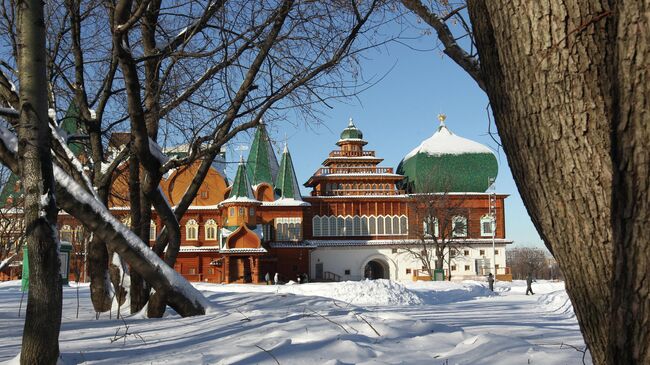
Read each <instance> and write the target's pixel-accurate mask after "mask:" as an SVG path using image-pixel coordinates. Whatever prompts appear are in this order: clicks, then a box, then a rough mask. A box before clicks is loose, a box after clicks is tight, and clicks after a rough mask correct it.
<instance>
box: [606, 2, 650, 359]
mask: <svg viewBox="0 0 650 365" xmlns="http://www.w3.org/2000/svg"><path fill="white" fill-rule="evenodd" d="M613 10H614V15H615V18H614V21H612V22H611V23H612V24H611V27H610V28H609V29H608V30H609V33H610V34H615V35H616V38H615V40H616V43H615V44H616V48H615V49H614V51H610V52H608V54H607V55H608V59H607V60H608V62H607V63H608V64H609V65H611V73H610V78H611V80H612V88H611V92H612V93H613V95H612V105H613V106H614V111H613V115H612V116H611V118H610V120H611V122H612V144H613V146H612V147H613V148H612V161H613V164H614V183H613V194H612V227H613V235H614V243H615V245H614V257H615V259H614V263H615V269H614V281H613V285H612V311H611V313H612V314H613V315H612V320H611V323H610V336H611V337H610V349H609V350H610V352H609V355H610V357H609V359H610V363H612V364H614V363H616V364H650V350H649V349H648V347H649V346H650V274H648V273H649V272H650V246H649V245H648V242H649V239H650V225H649V223H650V151H649V150H648V143H649V141H650V114H649V110H650V1H648V0H633V1H618V2H617V3H616V5H615V8H614V9H613Z"/></svg>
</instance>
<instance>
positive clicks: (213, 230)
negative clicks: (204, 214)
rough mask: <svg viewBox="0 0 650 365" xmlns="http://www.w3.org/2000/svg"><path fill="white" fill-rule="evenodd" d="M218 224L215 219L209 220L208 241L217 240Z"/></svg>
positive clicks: (206, 235) (206, 236)
mask: <svg viewBox="0 0 650 365" xmlns="http://www.w3.org/2000/svg"><path fill="white" fill-rule="evenodd" d="M217 229H218V227H217V222H215V221H214V219H208V220H207V221H206V222H205V239H206V240H207V241H214V240H216V239H217Z"/></svg>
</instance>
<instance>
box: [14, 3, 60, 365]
mask: <svg viewBox="0 0 650 365" xmlns="http://www.w3.org/2000/svg"><path fill="white" fill-rule="evenodd" d="M43 5H44V4H43V2H41V1H38V0H25V1H21V2H18V29H19V34H20V46H19V70H20V72H19V80H20V125H19V129H18V130H19V133H18V137H19V143H18V156H19V157H18V159H19V166H20V169H21V175H22V181H23V188H24V191H25V198H24V204H25V207H24V219H25V227H26V229H25V235H26V240H27V247H28V255H29V272H30V275H29V294H28V297H27V298H28V299H27V312H26V317H25V327H24V330H23V343H22V350H21V356H20V363H21V364H55V363H56V362H57V358H58V356H59V330H60V328H61V308H62V289H61V274H60V273H59V255H58V253H59V252H58V237H57V231H56V219H57V213H58V212H57V208H56V202H55V197H54V175H53V172H52V159H51V157H50V146H51V142H50V128H49V124H48V123H49V121H48V110H47V100H48V99H47V90H48V84H47V75H46V50H45V19H44V11H43Z"/></svg>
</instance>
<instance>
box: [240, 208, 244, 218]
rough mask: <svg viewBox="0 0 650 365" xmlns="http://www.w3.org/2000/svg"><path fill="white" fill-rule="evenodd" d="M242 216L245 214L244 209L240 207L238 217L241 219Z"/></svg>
mask: <svg viewBox="0 0 650 365" xmlns="http://www.w3.org/2000/svg"><path fill="white" fill-rule="evenodd" d="M244 214H245V209H244V208H243V207H240V208H239V216H240V217H243V216H244Z"/></svg>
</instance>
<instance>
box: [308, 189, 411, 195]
mask: <svg viewBox="0 0 650 365" xmlns="http://www.w3.org/2000/svg"><path fill="white" fill-rule="evenodd" d="M403 194H405V192H404V190H378V189H376V190H372V189H335V190H330V191H322V192H320V193H319V192H317V191H312V192H311V196H349V195H354V196H358V195H373V196H374V195H403Z"/></svg>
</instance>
